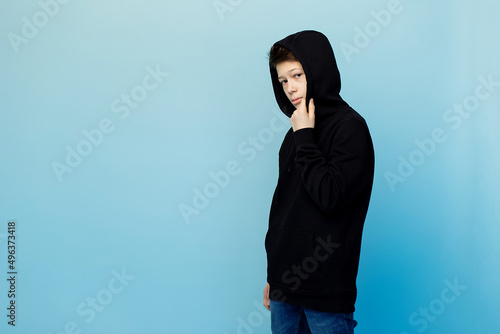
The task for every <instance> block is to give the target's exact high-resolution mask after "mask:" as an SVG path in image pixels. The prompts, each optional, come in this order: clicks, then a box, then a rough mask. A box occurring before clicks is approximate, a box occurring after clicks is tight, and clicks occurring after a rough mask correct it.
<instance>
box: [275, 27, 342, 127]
mask: <svg viewBox="0 0 500 334" xmlns="http://www.w3.org/2000/svg"><path fill="white" fill-rule="evenodd" d="M274 45H278V46H282V47H284V48H286V49H288V50H290V51H291V52H292V53H293V55H294V56H295V57H296V58H297V59H298V60H299V62H300V63H301V64H302V67H303V69H304V73H305V75H306V80H307V96H306V103H307V105H309V100H310V99H311V98H313V99H314V104H315V106H316V112H315V115H316V121H318V120H321V118H323V117H325V116H327V115H328V114H331V113H334V112H335V109H337V108H343V107H345V106H346V105H347V104H346V103H345V102H344V100H342V98H341V97H340V95H339V94H340V73H339V70H338V68H337V62H336V61H335V56H334V54H333V49H332V46H331V45H330V42H329V41H328V39H327V38H326V36H325V35H323V34H322V33H320V32H317V31H312V30H307V31H301V32H298V33H295V34H293V35H290V36H288V37H286V38H284V39H282V40H281V41H278V42H276V43H275V44H274ZM270 70H271V80H272V83H273V89H274V95H275V96H276V101H277V102H278V105H279V107H280V109H281V111H283V113H284V114H285V115H287V116H288V117H291V116H292V114H293V112H294V111H295V107H294V105H293V104H292V103H291V102H290V100H288V98H287V96H286V94H285V92H284V91H283V87H282V86H281V84H280V83H279V81H278V74H277V73H276V70H275V69H273V68H271V67H270Z"/></svg>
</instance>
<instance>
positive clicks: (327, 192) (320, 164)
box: [294, 119, 374, 212]
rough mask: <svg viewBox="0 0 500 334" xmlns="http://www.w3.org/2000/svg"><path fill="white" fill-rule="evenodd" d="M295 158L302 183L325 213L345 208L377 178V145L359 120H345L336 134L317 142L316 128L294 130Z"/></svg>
mask: <svg viewBox="0 0 500 334" xmlns="http://www.w3.org/2000/svg"><path fill="white" fill-rule="evenodd" d="M294 139H295V142H296V144H297V151H296V156H295V161H296V163H297V164H298V165H300V166H301V167H302V182H303V185H304V187H305V189H306V191H307V192H308V193H309V195H310V196H311V198H312V199H313V200H314V202H315V203H316V204H317V205H318V206H319V207H320V208H321V210H322V211H324V212H333V211H336V210H337V209H339V208H343V207H345V205H347V204H349V203H350V202H351V200H352V199H353V198H355V197H356V196H357V195H358V194H359V193H360V192H361V191H363V190H364V189H366V187H367V186H371V182H372V180H373V169H374V155H373V144H372V140H371V137H370V134H369V131H368V128H367V126H366V124H365V123H364V122H362V121H360V120H357V119H350V120H347V121H344V122H343V123H341V124H340V125H339V126H338V128H336V130H335V131H334V132H333V133H329V134H328V135H326V138H322V139H321V147H322V148H323V149H320V148H319V146H318V144H317V143H316V142H315V138H314V129H312V128H306V129H301V130H298V131H296V132H294Z"/></svg>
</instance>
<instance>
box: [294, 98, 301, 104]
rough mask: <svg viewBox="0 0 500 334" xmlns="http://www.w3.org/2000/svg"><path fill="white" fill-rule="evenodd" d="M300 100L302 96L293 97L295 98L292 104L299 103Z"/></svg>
mask: <svg viewBox="0 0 500 334" xmlns="http://www.w3.org/2000/svg"><path fill="white" fill-rule="evenodd" d="M300 102H302V98H301V97H298V98H296V99H293V100H292V104H293V105H297V104H299V103H300Z"/></svg>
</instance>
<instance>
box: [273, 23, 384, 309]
mask: <svg viewBox="0 0 500 334" xmlns="http://www.w3.org/2000/svg"><path fill="white" fill-rule="evenodd" d="M275 45H280V46H283V47H285V48H287V49H288V50H290V51H291V52H292V53H293V54H294V56H295V57H296V58H297V59H298V60H299V61H300V63H301V64H302V67H303V68H304V73H305V75H306V80H307V98H306V101H307V105H308V103H309V102H308V101H309V99H310V98H313V99H314V102H315V106H316V112H315V114H316V124H315V127H314V129H313V128H305V129H301V130H298V131H296V132H293V130H292V129H290V130H289V131H288V133H287V134H286V136H285V139H284V140H283V144H282V146H281V149H280V152H279V179H278V184H277V186H276V190H275V192H274V196H273V201H272V205H271V212H270V216H269V230H268V232H267V235H266V240H265V246H266V251H267V259H268V277H267V280H268V283H269V284H270V287H271V289H270V298H271V299H273V300H277V301H282V302H288V303H291V304H297V305H301V306H304V307H307V308H311V309H315V310H318V311H324V312H341V313H351V312H354V303H355V300H356V276H357V272H358V263H359V256H360V247H361V237H362V230H363V225H364V221H365V217H366V213H367V210H368V204H369V200H370V195H371V190H372V183H373V172H374V152H373V144H372V140H371V137H370V133H369V130H368V127H367V125H366V123H365V120H364V119H363V118H362V117H361V116H360V115H359V114H358V113H357V112H356V111H354V110H353V109H352V108H351V107H350V106H349V105H348V104H347V103H345V102H344V101H343V99H342V98H341V97H340V95H339V92H340V75H339V71H338V68H337V64H336V61H335V57H334V54H333V50H332V48H331V46H330V43H329V42H328V39H327V38H326V37H325V36H324V35H323V34H321V33H319V32H315V31H303V32H299V33H297V34H294V35H291V36H288V37H287V38H285V39H283V40H281V41H279V42H277V43H276V44H275ZM270 71H271V79H272V84H273V88H274V92H275V95H276V100H277V102H278V105H279V106H280V108H281V110H282V111H283V112H284V113H285V114H286V115H287V116H289V117H290V116H291V115H292V113H293V112H294V110H295V107H294V106H293V104H291V102H290V101H289V100H288V98H287V97H286V95H285V93H284V92H283V88H282V86H281V85H280V83H279V81H278V79H277V73H276V70H275V69H273V68H271V67H270Z"/></svg>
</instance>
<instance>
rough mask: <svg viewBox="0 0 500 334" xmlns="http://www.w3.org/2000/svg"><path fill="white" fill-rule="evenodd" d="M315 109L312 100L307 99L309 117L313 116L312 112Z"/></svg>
mask: <svg viewBox="0 0 500 334" xmlns="http://www.w3.org/2000/svg"><path fill="white" fill-rule="evenodd" d="M315 111H316V106H315V105H314V100H313V99H310V100H309V118H313V117H314V112H315Z"/></svg>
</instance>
